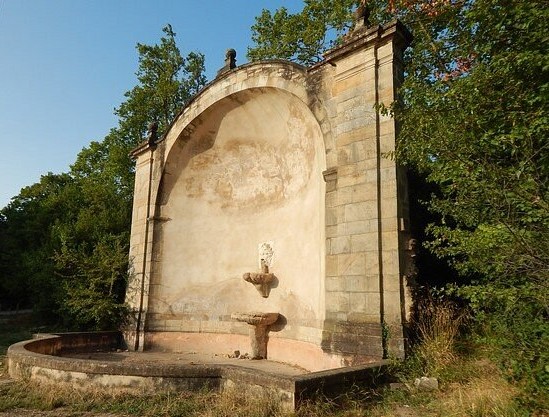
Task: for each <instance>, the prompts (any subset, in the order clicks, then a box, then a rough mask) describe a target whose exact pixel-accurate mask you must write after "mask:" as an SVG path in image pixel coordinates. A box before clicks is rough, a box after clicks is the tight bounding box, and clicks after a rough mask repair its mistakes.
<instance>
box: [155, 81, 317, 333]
mask: <svg viewBox="0 0 549 417" xmlns="http://www.w3.org/2000/svg"><path fill="white" fill-rule="evenodd" d="M323 169H324V142H323V139H322V134H321V131H320V127H319V125H318V122H317V121H316V119H315V118H314V117H313V116H312V114H311V111H310V110H309V109H308V108H307V107H306V106H305V104H304V103H302V102H301V101H300V100H299V99H297V98H296V97H294V96H292V95H290V94H288V93H285V92H283V91H281V90H278V89H274V88H257V89H249V90H245V91H243V92H240V93H235V94H233V95H230V96H229V97H226V98H224V99H222V100H221V101H219V102H217V103H215V105H213V106H212V107H210V108H208V109H207V110H206V111H205V112H203V113H202V114H201V115H200V116H199V117H197V118H196V119H195V120H194V121H193V122H192V125H190V126H187V127H186V128H185V129H184V130H183V131H182V133H181V135H180V138H179V140H178V142H176V146H174V148H173V149H172V150H171V152H170V154H169V156H168V158H167V161H166V168H165V170H164V172H163V177H162V182H161V185H160V192H159V195H158V204H157V207H158V216H159V217H160V218H161V219H164V220H161V221H159V222H158V224H157V226H156V228H155V236H154V241H155V242H156V244H155V248H154V257H155V259H156V260H157V262H156V263H155V270H154V273H153V275H152V280H151V290H150V291H151V292H150V296H149V315H150V317H149V318H150V319H151V320H152V321H153V322H154V323H159V322H162V321H174V320H177V321H178V322H179V323H180V324H181V323H186V324H181V326H182V327H183V329H184V330H187V331H197V330H200V331H213V332H230V331H234V327H235V326H234V322H233V321H232V320H231V319H230V315H231V313H233V312H240V311H265V312H267V311H274V312H279V313H280V314H282V315H283V316H285V317H292V320H289V321H288V326H284V328H281V334H284V333H288V332H289V333H291V336H292V337H293V338H302V339H304V340H308V339H310V338H314V335H310V334H306V332H307V331H306V330H305V329H301V328H302V327H316V328H317V329H318V328H320V325H321V323H322V320H323V319H324V317H323V297H322V276H323V274H324V271H323V270H324V237H323V234H324V188H325V184H324V181H323V178H322V171H323ZM262 243H268V245H269V246H271V247H272V250H273V256H272V259H271V260H270V272H272V273H274V274H275V275H276V277H277V279H278V282H277V284H275V285H276V288H273V289H272V291H271V293H270V296H269V297H268V298H262V297H261V296H260V294H259V293H258V292H257V290H256V289H255V288H254V286H253V285H252V284H250V283H247V282H245V281H244V280H243V279H242V275H243V273H245V272H258V271H259V270H260V258H261V256H260V254H259V246H260V245H261V244H262ZM150 326H151V327H153V326H154V324H153V323H151V324H150ZM244 331H245V332H246V331H247V330H246V329H244ZM309 333H310V332H309ZM318 340H319V332H317V335H316V339H314V340H311V341H316V342H318Z"/></svg>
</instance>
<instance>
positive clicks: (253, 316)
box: [231, 312, 278, 326]
mask: <svg viewBox="0 0 549 417" xmlns="http://www.w3.org/2000/svg"><path fill="white" fill-rule="evenodd" d="M231 318H232V319H233V320H236V321H241V322H244V323H248V324H251V325H252V326H270V325H271V324H273V323H274V322H276V321H277V320H278V313H258V312H250V313H233V314H231Z"/></svg>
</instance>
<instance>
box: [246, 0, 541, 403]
mask: <svg viewBox="0 0 549 417" xmlns="http://www.w3.org/2000/svg"><path fill="white" fill-rule="evenodd" d="M313 3H314V4H315V5H316V6H318V7H326V8H327V9H326V13H327V15H329V11H330V8H331V6H332V5H331V4H328V3H329V2H323V1H321V0H317V1H309V2H306V6H305V8H304V11H303V12H302V13H300V14H299V13H298V14H296V15H287V14H286V15H285V14H284V13H283V12H280V11H277V12H275V13H274V14H271V13H270V12H269V13H267V12H265V11H264V12H263V14H262V15H261V16H260V17H259V18H257V19H256V25H255V26H254V27H253V28H252V30H253V33H254V35H255V37H254V38H253V39H254V41H255V42H256V45H255V46H254V47H252V48H251V49H250V52H249V55H250V57H251V58H252V59H256V58H261V59H263V58H275V57H279V58H290V59H294V60H298V61H300V62H301V63H304V64H309V63H311V62H314V61H315V60H316V59H318V57H319V54H320V53H322V51H323V50H324V49H325V48H326V47H327V46H328V45H326V44H325V43H322V39H323V35H322V30H320V29H319V30H318V32H315V35H314V39H312V40H311V42H310V45H309V46H310V47H309V48H304V47H302V46H301V45H300V44H299V42H289V48H287V49H282V48H281V52H280V55H277V53H276V49H275V48H274V47H273V46H275V47H276V45H277V42H278V39H284V37H290V39H291V40H292V39H302V38H300V36H299V34H298V33H295V32H298V31H300V30H302V28H303V27H304V26H303V23H302V22H300V20H301V19H308V16H307V13H305V9H306V8H307V7H310V5H311V4H313ZM546 6H547V4H546V2H531V1H523V2H517V1H510V0H433V1H420V0H392V1H383V0H377V1H369V2H368V7H370V9H371V12H372V13H371V21H372V23H384V22H387V20H388V19H392V18H395V17H398V18H399V19H401V20H402V21H403V22H404V23H405V24H406V25H407V26H408V27H409V28H410V29H411V31H412V33H413V34H414V41H413V44H412V47H411V48H410V49H408V50H407V52H406V55H405V68H406V74H405V81H404V83H403V85H402V88H401V90H400V100H399V101H398V102H397V103H384V104H385V105H386V106H387V107H386V108H385V109H384V110H385V111H387V112H390V113H391V114H392V115H393V116H394V117H395V118H396V120H397V121H398V123H399V126H400V127H401V129H400V132H399V136H398V140H397V149H396V152H395V154H394V155H393V156H394V157H395V158H396V159H397V161H398V162H400V163H401V164H404V165H406V166H408V168H409V170H410V171H412V172H415V173H416V174H418V175H420V176H422V177H423V178H424V179H425V180H426V181H427V182H428V183H429V186H430V187H431V188H433V190H434V191H433V193H432V194H431V196H430V197H429V198H428V199H427V200H426V201H425V202H424V204H425V205H426V206H427V207H428V209H429V210H430V213H431V215H432V216H433V217H432V223H431V224H430V226H429V227H428V228H427V236H428V242H426V243H425V246H426V247H427V248H428V249H429V250H430V251H431V252H432V253H434V254H435V255H436V256H438V257H439V258H441V259H445V260H447V261H448V262H449V264H450V265H451V266H452V267H453V268H454V269H455V270H456V271H457V272H458V273H459V274H461V275H462V277H463V278H462V284H463V283H464V284H465V285H460V286H459V287H458V288H457V293H458V294H459V295H460V296H462V297H465V298H467V299H468V300H469V302H470V305H471V307H472V308H473V309H474V311H475V313H476V317H477V319H478V320H479V322H480V323H482V324H483V325H484V326H485V327H484V329H485V331H487V333H486V334H489V333H490V332H492V334H495V336H496V337H493V338H491V340H492V342H493V343H494V344H495V345H496V348H497V349H496V351H499V352H501V357H500V358H501V359H502V363H503V365H504V367H505V369H507V370H509V369H510V370H512V372H511V374H510V375H511V376H512V377H513V378H517V380H520V381H522V382H523V383H524V384H526V385H525V386H526V387H527V389H526V391H527V392H531V393H532V394H533V397H532V398H535V399H533V401H534V402H535V401H539V399H540V398H542V397H541V396H540V395H539V394H540V393H541V392H543V390H544V389H545V390H547V389H549V381H548V378H547V373H546V370H545V368H544V366H545V365H546V364H547V363H548V362H549V358H548V357H547V345H548V344H549V341H548V339H549V326H548V325H547V323H548V320H547V319H548V318H549V302H548V301H549V290H548V289H549V153H548V147H549V143H548V142H547V137H548V136H549V135H548V133H549V132H548V127H549V115H548V111H549V110H548V109H549V105H548V104H549V103H548V98H549V96H548V90H549V88H548V80H549V74H548V71H549V58H548V57H549V54H548V50H547V49H548V47H547V45H549V36H548V33H549V31H548V30H547V29H548V28H547V23H546V22H547V21H548V17H549V8H548V7H546ZM347 16H349V14H348V13H347ZM275 18H276V19H275ZM277 19H278V20H277ZM275 20H276V23H277V25H278V26H277V27H276V28H275V27H274V23H275ZM294 20H298V21H299V24H298V23H295V22H294ZM313 22H314V23H315V24H318V25H320V26H322V24H323V23H322V22H321V21H320V22H319V21H318V20H314V19H313ZM329 29H330V25H329V24H328V23H326V22H324V31H325V32H324V33H326V31H328V30H329ZM300 51H307V52H306V54H305V57H303V56H302V55H299V52H300ZM441 284H443V283H442V282H441ZM528 390H529V391H528ZM544 406H547V404H546V403H545V405H544Z"/></svg>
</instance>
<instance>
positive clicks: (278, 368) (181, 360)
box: [63, 352, 309, 376]
mask: <svg viewBox="0 0 549 417" xmlns="http://www.w3.org/2000/svg"><path fill="white" fill-rule="evenodd" d="M63 357H68V358H75V359H87V360H91V361H95V360H96V361H106V362H115V363H118V362H122V363H125V364H135V365H139V364H159V365H160V364H162V365H166V364H177V365H190V366H193V365H197V366H200V365H206V366H207V365H217V366H231V367H239V368H244V369H252V370H260V371H263V372H268V373H271V374H275V375H278V376H298V375H305V374H308V373H309V371H307V370H305V369H303V368H301V367H299V366H296V365H290V364H287V363H282V362H276V361H270V360H252V359H247V358H234V357H229V356H228V355H221V354H220V355H211V354H205V353H200V352H182V353H164V352H96V353H74V354H65V355H63Z"/></svg>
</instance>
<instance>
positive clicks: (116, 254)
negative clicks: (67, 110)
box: [0, 25, 206, 330]
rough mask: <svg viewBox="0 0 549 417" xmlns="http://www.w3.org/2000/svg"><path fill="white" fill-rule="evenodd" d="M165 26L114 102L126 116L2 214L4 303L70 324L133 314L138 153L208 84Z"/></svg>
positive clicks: (95, 325) (200, 63) (93, 325)
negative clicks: (127, 300) (152, 127)
mask: <svg viewBox="0 0 549 417" xmlns="http://www.w3.org/2000/svg"><path fill="white" fill-rule="evenodd" d="M163 32H164V36H163V37H162V38H161V40H160V44H159V45H153V46H149V45H143V44H137V50H138V54H139V67H138V71H137V74H136V75H137V79H138V84H137V85H136V86H135V87H134V88H133V89H132V90H130V91H128V92H127V93H126V94H125V96H126V101H124V102H123V103H122V104H121V105H120V106H119V107H118V108H117V109H116V110H115V113H116V114H117V115H118V117H119V125H118V126H117V127H116V128H113V129H112V130H111V131H110V133H109V134H108V135H107V136H106V137H105V138H104V140H102V141H94V142H92V143H91V144H90V145H89V146H88V147H86V148H84V149H83V150H82V151H81V152H80V153H79V154H78V156H77V158H76V161H75V163H74V164H73V165H72V166H71V169H70V172H69V173H67V174H61V175H53V174H48V175H46V176H43V177H42V178H41V181H40V182H39V183H37V184H34V185H32V186H30V187H27V188H25V189H23V190H22V191H21V194H20V195H19V196H16V197H14V198H13V199H12V202H11V203H10V204H9V205H8V206H7V207H6V208H5V209H3V210H2V212H1V213H0V249H1V250H2V251H1V253H2V255H3V256H2V257H1V258H0V262H1V263H2V264H1V266H2V267H4V268H3V270H2V280H1V281H0V282H1V288H2V290H4V291H8V294H9V297H5V298H4V297H2V298H0V302H1V303H4V304H5V303H6V301H5V299H11V297H14V298H13V299H16V300H19V301H20V302H21V303H23V305H25V306H27V305H33V306H34V308H35V310H37V311H39V312H40V314H41V315H42V317H45V316H44V312H48V313H49V315H48V317H49V318H51V319H52V320H55V321H57V322H58V323H59V324H62V325H63V326H64V327H66V328H71V329H76V328H78V329H103V330H104V329H110V328H117V327H118V325H119V324H120V323H121V321H122V320H123V319H124V315H125V306H124V294H125V285H126V282H127V279H128V248H129V235H130V223H131V211H132V202H133V201H132V200H133V170H134V168H133V162H132V161H131V159H130V156H129V153H130V151H131V149H133V148H134V147H135V146H137V145H138V144H139V143H140V142H141V141H142V140H143V137H144V134H145V132H146V130H147V126H148V125H149V124H150V123H151V122H152V121H158V122H159V125H160V131H165V130H166V129H167V128H168V127H169V124H170V122H171V121H172V120H173V118H174V117H175V115H176V114H177V113H178V112H179V111H180V110H181V109H182V108H183V107H184V106H185V104H186V103H187V102H188V101H189V100H190V98H191V97H192V96H193V95H194V94H196V93H197V92H198V91H199V90H200V89H201V88H202V87H203V86H204V85H205V83H206V79H205V76H204V56H203V55H202V54H200V53H197V52H191V53H189V54H188V55H187V56H186V57H183V56H182V55H181V53H180V51H179V49H178V47H177V45H176V41H175V33H174V32H173V30H172V28H171V26H169V25H168V26H166V27H165V28H164V29H163ZM28 288H31V291H29V290H28ZM10 307H11V306H10Z"/></svg>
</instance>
